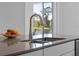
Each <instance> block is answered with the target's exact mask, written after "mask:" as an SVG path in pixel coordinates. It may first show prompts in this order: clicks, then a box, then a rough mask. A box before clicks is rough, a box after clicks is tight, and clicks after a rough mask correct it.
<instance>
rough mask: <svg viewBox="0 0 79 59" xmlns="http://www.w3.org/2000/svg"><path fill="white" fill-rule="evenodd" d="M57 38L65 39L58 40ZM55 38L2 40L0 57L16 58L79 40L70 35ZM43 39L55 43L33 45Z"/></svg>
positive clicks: (77, 37)
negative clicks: (35, 41)
mask: <svg viewBox="0 0 79 59" xmlns="http://www.w3.org/2000/svg"><path fill="white" fill-rule="evenodd" d="M53 38H54V39H56V38H63V39H59V40H58V39H57V40H53ZM53 38H39V39H32V40H26V39H25V38H21V37H18V38H16V39H5V38H3V37H2V38H0V56H1V55H6V56H16V55H21V54H24V53H30V52H33V51H37V50H40V49H43V48H48V47H51V46H56V45H59V44H64V43H67V42H70V41H74V40H77V39H79V36H69V35H65V36H63V35H60V36H54V37H53ZM42 39H52V40H53V41H47V42H46V43H41V44H40V43H32V42H31V41H34V40H42Z"/></svg>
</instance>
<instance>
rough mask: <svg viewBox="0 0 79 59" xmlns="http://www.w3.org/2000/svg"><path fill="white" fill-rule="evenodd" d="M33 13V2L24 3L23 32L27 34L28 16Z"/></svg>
mask: <svg viewBox="0 0 79 59" xmlns="http://www.w3.org/2000/svg"><path fill="white" fill-rule="evenodd" d="M32 14H33V3H32V2H26V3H25V21H26V22H25V34H26V35H29V26H30V17H31V16H32Z"/></svg>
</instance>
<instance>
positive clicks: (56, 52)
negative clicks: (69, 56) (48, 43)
mask: <svg viewBox="0 0 79 59" xmlns="http://www.w3.org/2000/svg"><path fill="white" fill-rule="evenodd" d="M73 49H74V41H71V42H68V43H64V44H60V45H57V46H52V47H49V48H46V49H44V55H45V56H60V55H62V54H64V53H66V52H68V51H71V50H73Z"/></svg>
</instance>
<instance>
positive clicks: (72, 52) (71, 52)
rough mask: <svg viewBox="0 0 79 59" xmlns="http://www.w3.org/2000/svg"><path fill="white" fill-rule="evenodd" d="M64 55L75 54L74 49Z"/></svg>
mask: <svg viewBox="0 0 79 59" xmlns="http://www.w3.org/2000/svg"><path fill="white" fill-rule="evenodd" d="M62 56H74V50H72V51H69V52H68V53H66V54H63V55H62Z"/></svg>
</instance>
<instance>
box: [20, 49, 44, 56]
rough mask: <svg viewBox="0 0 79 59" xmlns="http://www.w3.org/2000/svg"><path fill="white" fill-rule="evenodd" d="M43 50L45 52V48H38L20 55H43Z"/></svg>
mask: <svg viewBox="0 0 79 59" xmlns="http://www.w3.org/2000/svg"><path fill="white" fill-rule="evenodd" d="M42 52H43V50H38V51H34V52H30V53H26V54H22V55H19V56H42V55H43V53H42Z"/></svg>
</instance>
